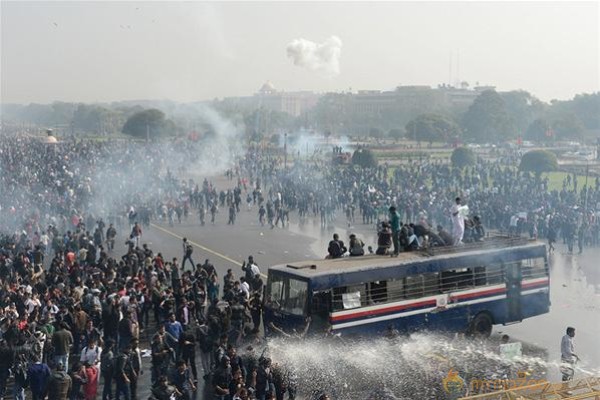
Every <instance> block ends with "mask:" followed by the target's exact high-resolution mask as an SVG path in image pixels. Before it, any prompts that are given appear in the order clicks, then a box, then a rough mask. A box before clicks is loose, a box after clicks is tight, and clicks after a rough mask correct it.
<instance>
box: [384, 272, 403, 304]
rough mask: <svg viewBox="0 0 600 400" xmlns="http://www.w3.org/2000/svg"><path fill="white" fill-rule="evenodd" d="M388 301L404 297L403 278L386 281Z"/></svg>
mask: <svg viewBox="0 0 600 400" xmlns="http://www.w3.org/2000/svg"><path fill="white" fill-rule="evenodd" d="M387 297H388V301H389V302H391V301H398V300H402V299H404V279H403V278H400V279H390V280H389V281H387Z"/></svg>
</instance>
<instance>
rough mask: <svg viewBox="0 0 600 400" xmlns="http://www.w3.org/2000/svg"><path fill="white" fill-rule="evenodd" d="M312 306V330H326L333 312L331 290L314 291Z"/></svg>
mask: <svg viewBox="0 0 600 400" xmlns="http://www.w3.org/2000/svg"><path fill="white" fill-rule="evenodd" d="M310 304H311V307H310V317H311V324H310V327H311V329H310V330H311V331H316V332H325V331H327V329H329V326H330V323H329V317H330V313H331V309H332V307H331V291H330V290H326V291H316V292H313V293H312V299H311V302H310Z"/></svg>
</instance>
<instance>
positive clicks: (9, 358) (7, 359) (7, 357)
mask: <svg viewBox="0 0 600 400" xmlns="http://www.w3.org/2000/svg"><path fill="white" fill-rule="evenodd" d="M14 360H15V352H14V350H13V349H12V348H11V347H10V346H9V345H8V343H7V342H6V340H4V339H0V399H3V398H4V395H5V392H6V381H7V379H8V377H9V375H10V371H9V370H10V368H11V367H12V366H13V363H14Z"/></svg>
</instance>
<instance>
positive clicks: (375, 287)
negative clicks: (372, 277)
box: [369, 281, 388, 304]
mask: <svg viewBox="0 0 600 400" xmlns="http://www.w3.org/2000/svg"><path fill="white" fill-rule="evenodd" d="M369 300H370V301H371V302H372V303H374V304H377V303H385V302H386V301H387V300H388V295H387V282H386V281H376V282H371V283H369Z"/></svg>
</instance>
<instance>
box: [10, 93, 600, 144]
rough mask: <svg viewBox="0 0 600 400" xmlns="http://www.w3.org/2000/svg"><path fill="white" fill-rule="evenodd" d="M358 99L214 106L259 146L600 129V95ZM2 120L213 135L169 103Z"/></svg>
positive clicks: (58, 110) (555, 134) (52, 111)
mask: <svg viewBox="0 0 600 400" xmlns="http://www.w3.org/2000/svg"><path fill="white" fill-rule="evenodd" d="M353 96H354V95H353V94H351V93H329V94H325V95H323V96H322V97H321V98H320V100H319V102H318V104H317V105H316V106H315V107H314V108H313V109H311V110H309V111H307V112H305V113H304V114H302V115H300V116H298V117H295V116H291V115H289V114H286V113H283V112H278V111H273V110H268V109H265V108H253V107H252V106H251V105H240V104H239V103H236V102H234V101H228V100H215V101H213V102H211V103H210V105H211V106H212V107H213V108H214V109H216V110H217V111H218V112H219V113H221V114H222V115H223V117H225V118H227V119H229V120H231V121H234V123H236V124H238V125H239V126H243V127H244V129H245V133H246V136H247V138H248V139H249V140H252V141H256V142H259V141H261V140H263V139H272V135H276V134H278V133H281V132H284V131H287V132H294V131H297V130H298V129H301V128H305V129H311V130H314V131H317V132H322V133H324V134H326V135H332V134H333V135H345V136H349V137H361V138H365V137H372V138H385V137H388V138H391V139H393V140H400V139H402V138H409V139H412V140H415V141H419V142H448V143H452V142H474V143H498V142H504V141H510V140H514V139H517V138H521V139H523V140H531V141H536V142H552V141H555V140H577V141H579V140H582V139H585V138H589V137H593V136H597V133H598V132H600V93H592V94H580V95H577V96H575V97H574V98H573V99H571V100H567V101H552V102H550V103H544V102H542V101H540V100H539V99H537V98H536V97H535V96H533V95H531V94H530V93H528V92H526V91H511V92H496V91H494V90H486V91H483V92H481V94H480V95H479V96H478V97H476V98H475V100H474V101H473V102H472V103H471V104H470V105H469V106H468V107H462V108H461V107H450V106H448V105H444V104H442V103H440V102H439V101H436V99H435V98H433V97H432V98H429V97H427V96H424V97H423V98H422V99H420V100H419V101H415V102H414V104H412V103H411V104H410V105H407V104H404V105H402V104H398V105H397V106H394V107H391V108H386V109H383V110H376V109H374V110H363V111H361V112H355V110H353V108H352V107H351V104H352V101H353V99H354V97H353ZM182 110H185V112H184V111H182ZM2 119H3V121H5V122H6V121H11V122H15V123H19V122H27V123H32V124H36V125H38V126H40V127H61V128H62V130H63V131H66V132H68V133H72V134H75V135H78V134H96V135H110V134H114V133H119V132H122V133H125V134H129V135H132V136H136V137H146V135H147V134H150V135H151V136H165V135H166V136H168V135H178V134H183V133H189V132H192V131H194V132H197V133H199V134H200V135H202V134H207V133H208V134H209V133H210V127H209V126H207V125H206V124H205V123H204V122H203V121H202V118H200V117H197V116H195V115H194V112H193V107H190V105H182V104H178V103H175V102H169V101H161V102H152V101H140V102H115V103H106V104H83V103H65V102H54V103H52V104H33V103H32V104H29V105H11V104H8V105H2ZM273 140H274V141H275V139H273Z"/></svg>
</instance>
